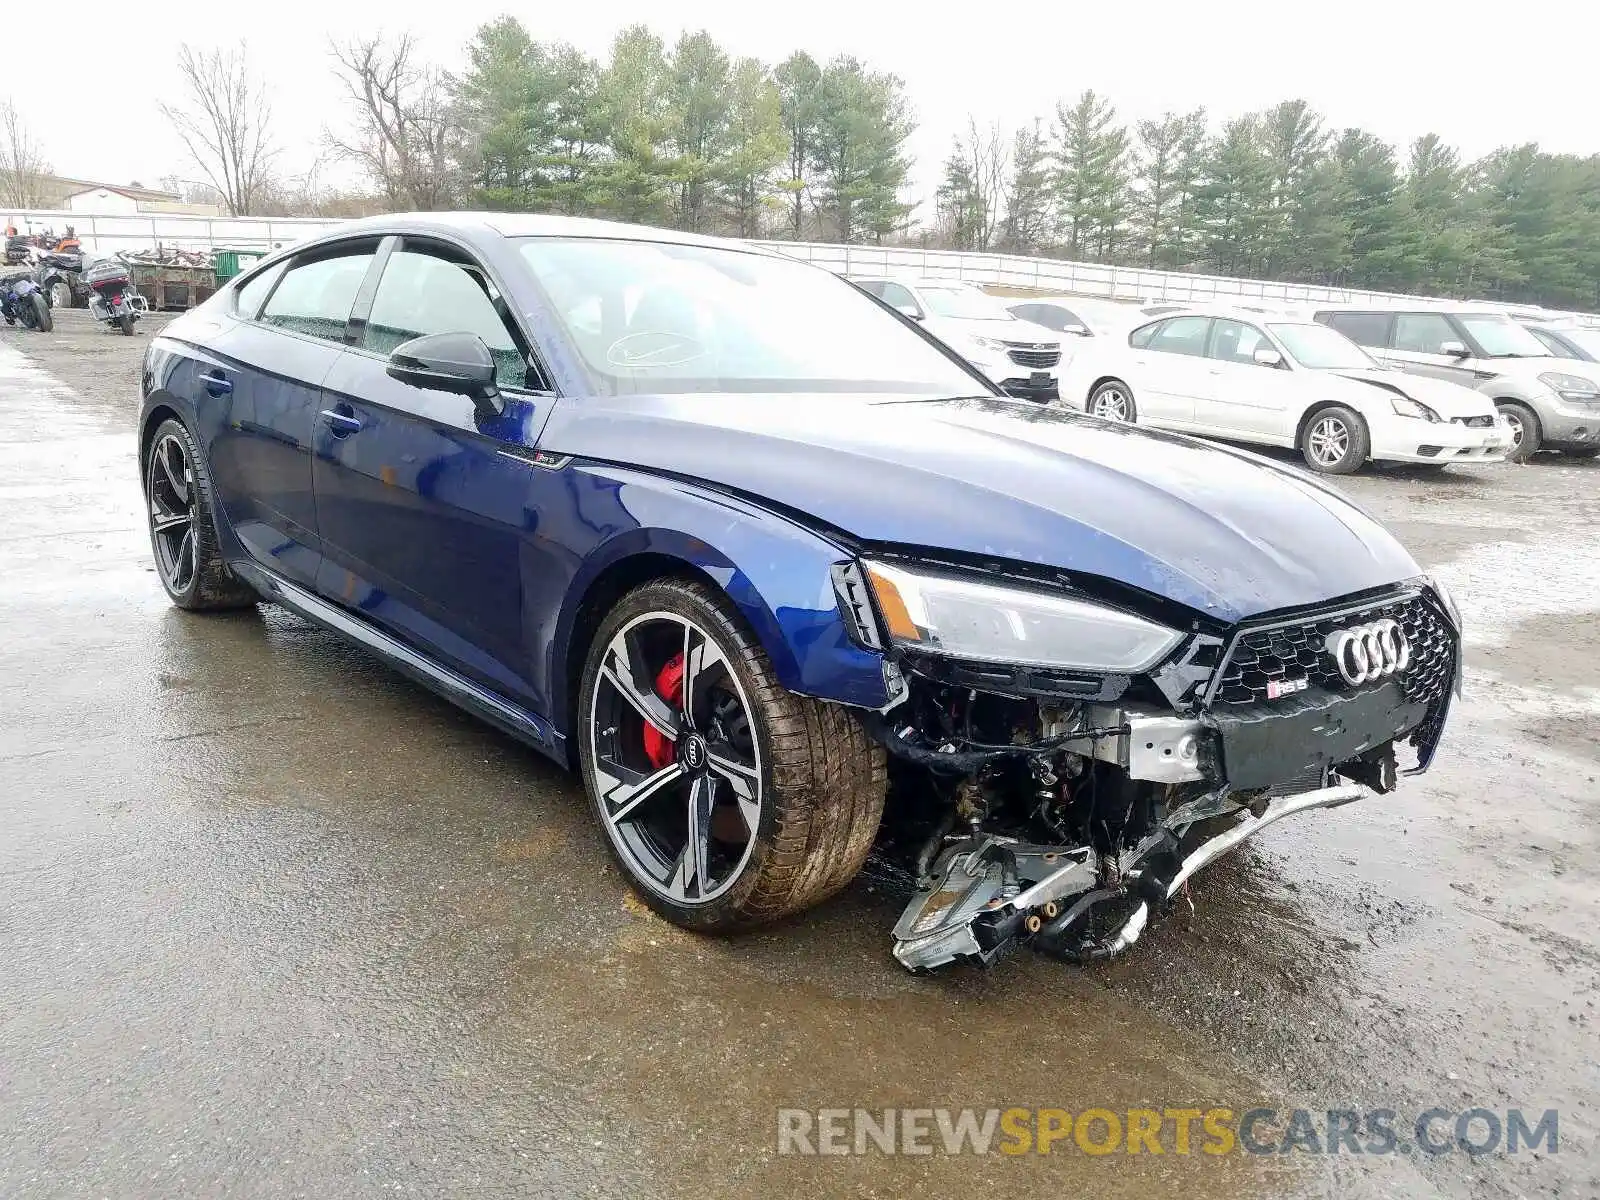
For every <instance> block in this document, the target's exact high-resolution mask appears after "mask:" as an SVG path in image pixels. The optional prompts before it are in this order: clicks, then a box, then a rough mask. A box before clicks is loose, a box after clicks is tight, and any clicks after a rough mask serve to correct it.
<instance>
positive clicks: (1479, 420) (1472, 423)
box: [1450, 416, 1494, 429]
mask: <svg viewBox="0 0 1600 1200" xmlns="http://www.w3.org/2000/svg"><path fill="white" fill-rule="evenodd" d="M1450 420H1451V421H1452V422H1453V423H1454V424H1457V425H1465V426H1466V427H1467V428H1468V429H1487V428H1489V426H1491V425H1493V424H1494V418H1493V417H1490V416H1481V417H1451V418H1450Z"/></svg>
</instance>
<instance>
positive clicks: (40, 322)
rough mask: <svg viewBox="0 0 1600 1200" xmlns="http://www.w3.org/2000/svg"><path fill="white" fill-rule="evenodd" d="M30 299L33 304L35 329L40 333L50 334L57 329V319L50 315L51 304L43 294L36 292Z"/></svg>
mask: <svg viewBox="0 0 1600 1200" xmlns="http://www.w3.org/2000/svg"><path fill="white" fill-rule="evenodd" d="M28 299H29V300H30V301H31V302H32V303H33V321H34V327H35V328H36V329H38V331H39V332H40V333H49V332H50V331H51V330H52V329H54V328H55V327H56V323H55V318H53V317H52V316H51V315H50V302H49V301H48V300H46V299H45V298H44V294H43V293H42V292H35V293H34V294H33V295H31V296H29V297H28Z"/></svg>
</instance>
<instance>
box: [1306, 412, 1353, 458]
mask: <svg viewBox="0 0 1600 1200" xmlns="http://www.w3.org/2000/svg"><path fill="white" fill-rule="evenodd" d="M1307 442H1308V444H1309V445H1310V447H1311V457H1312V458H1313V459H1315V460H1316V462H1317V465H1318V466H1323V467H1336V466H1338V465H1339V464H1340V463H1341V462H1343V461H1344V456H1345V455H1346V454H1348V453H1350V428H1349V426H1347V425H1346V424H1345V423H1344V422H1343V421H1341V420H1340V419H1339V418H1338V417H1323V418H1321V419H1320V420H1318V421H1317V423H1316V424H1315V425H1313V426H1312V427H1311V433H1310V434H1309V435H1308V438H1307Z"/></svg>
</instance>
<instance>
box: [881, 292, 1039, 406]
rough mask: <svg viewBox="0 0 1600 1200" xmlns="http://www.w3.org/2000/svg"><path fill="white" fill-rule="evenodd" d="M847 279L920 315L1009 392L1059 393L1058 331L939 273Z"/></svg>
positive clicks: (918, 318)
mask: <svg viewBox="0 0 1600 1200" xmlns="http://www.w3.org/2000/svg"><path fill="white" fill-rule="evenodd" d="M850 281H851V282H852V283H854V284H855V285H856V286H857V287H859V288H861V289H862V290H863V291H867V292H870V293H872V295H874V296H876V297H877V298H878V299H880V300H882V301H883V302H884V303H885V304H887V305H888V306H889V307H890V308H893V309H897V310H898V311H900V312H901V313H904V314H905V315H906V316H908V317H910V318H911V319H912V320H915V321H921V322H922V324H923V325H924V326H925V327H926V328H927V330H928V332H929V333H931V334H933V335H934V336H935V337H937V338H938V339H939V340H940V341H942V342H944V343H946V344H947V345H949V346H950V347H951V349H953V350H955V351H956V352H957V353H958V354H960V355H961V356H962V357H963V358H965V359H966V360H967V361H968V362H970V363H971V364H972V365H973V366H975V367H977V368H978V370H980V371H982V372H983V373H984V374H985V375H986V376H988V377H989V379H991V380H992V381H993V382H994V383H996V384H998V385H999V386H1000V387H1001V388H1002V389H1003V390H1004V391H1006V392H1007V393H1008V394H1009V395H1012V396H1020V397H1022V398H1023V399H1026V400H1039V401H1049V400H1054V399H1055V398H1056V397H1057V396H1058V395H1060V389H1059V382H1060V380H1059V368H1060V365H1061V335H1060V334H1058V333H1054V332H1052V331H1051V330H1048V329H1046V328H1044V327H1043V326H1042V325H1035V324H1033V323H1031V322H1029V321H1023V320H1020V319H1019V318H1017V317H1016V316H1014V315H1013V314H1011V313H1010V312H1007V311H1006V308H1005V306H1004V305H1003V304H1002V303H1001V302H1000V301H999V300H996V299H995V298H994V297H993V296H991V295H989V294H988V293H987V292H984V291H983V290H982V289H980V288H976V287H974V286H973V285H972V284H970V283H960V282H957V281H955V280H943V279H882V278H880V279H869V278H860V277H857V276H851V277H850Z"/></svg>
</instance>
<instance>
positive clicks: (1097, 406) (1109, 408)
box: [1086, 379, 1139, 425]
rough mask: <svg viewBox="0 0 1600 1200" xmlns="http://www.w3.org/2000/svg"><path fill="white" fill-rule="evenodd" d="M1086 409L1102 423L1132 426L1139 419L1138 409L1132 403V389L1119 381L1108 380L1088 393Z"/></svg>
mask: <svg viewBox="0 0 1600 1200" xmlns="http://www.w3.org/2000/svg"><path fill="white" fill-rule="evenodd" d="M1086 407H1087V411H1088V413H1089V415H1090V416H1091V417H1099V418H1100V419H1101V420H1104V421H1120V422H1122V423H1123V424H1125V425H1132V424H1133V423H1134V422H1135V421H1137V420H1138V419H1139V409H1138V407H1137V406H1136V405H1135V404H1134V402H1133V389H1132V388H1131V387H1129V386H1128V385H1127V384H1125V383H1123V382H1122V380H1120V379H1108V380H1106V381H1105V382H1104V383H1102V384H1101V385H1100V386H1099V387H1097V388H1095V389H1094V391H1092V392H1090V393H1089V403H1088V405H1087V406H1086Z"/></svg>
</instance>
